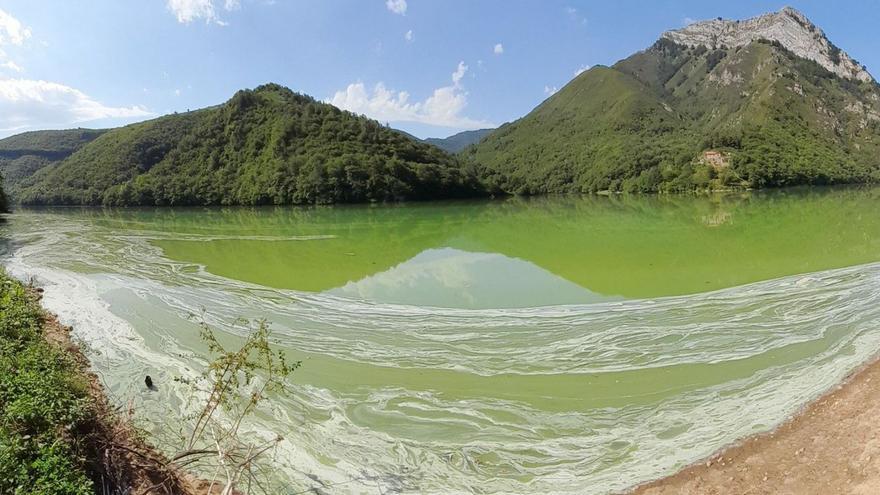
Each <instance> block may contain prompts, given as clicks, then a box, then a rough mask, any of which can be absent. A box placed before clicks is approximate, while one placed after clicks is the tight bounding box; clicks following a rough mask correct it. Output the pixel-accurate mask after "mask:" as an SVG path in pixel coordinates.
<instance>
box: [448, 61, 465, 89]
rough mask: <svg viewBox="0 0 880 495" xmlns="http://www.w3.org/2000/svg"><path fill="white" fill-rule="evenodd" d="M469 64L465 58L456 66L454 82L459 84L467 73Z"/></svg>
mask: <svg viewBox="0 0 880 495" xmlns="http://www.w3.org/2000/svg"><path fill="white" fill-rule="evenodd" d="M467 70H468V66H467V65H464V60H462V61H461V62H459V63H458V67H456V69H455V72H453V73H452V84H454V85H455V86H458V83H459V82H461V78H462V77H464V75H465V74H467Z"/></svg>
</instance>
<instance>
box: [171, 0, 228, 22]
mask: <svg viewBox="0 0 880 495" xmlns="http://www.w3.org/2000/svg"><path fill="white" fill-rule="evenodd" d="M167 5H168V10H170V11H171V12H172V13H173V14H174V15H175V16H176V17H177V22H180V23H183V24H189V23H190V22H192V21H195V20H198V19H204V20H205V22H206V23H209V24H210V23H214V24H217V25H219V26H227V25H229V24H228V23H227V22H225V21H223V20H222V19H220V17H219V16H218V15H217V9H216V8H214V0H168V4H167ZM240 8H241V2H240V0H225V1H224V2H223V9H224V10H226V11H232V10H238V9H240Z"/></svg>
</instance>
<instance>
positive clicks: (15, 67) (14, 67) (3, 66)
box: [0, 60, 24, 72]
mask: <svg viewBox="0 0 880 495" xmlns="http://www.w3.org/2000/svg"><path fill="white" fill-rule="evenodd" d="M0 69H7V70H10V71H12V72H24V69H22V68H21V66H19V65H18V64H16V63H15V62H13V61H12V60H7V61H6V62H3V63H2V64H0Z"/></svg>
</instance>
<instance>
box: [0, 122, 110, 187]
mask: <svg viewBox="0 0 880 495" xmlns="http://www.w3.org/2000/svg"><path fill="white" fill-rule="evenodd" d="M104 132H105V131H103V130H96V129H69V130H64V131H33V132H25V133H22V134H17V135H15V136H11V137H8V138H5V139H0V175H2V176H3V180H4V185H5V187H6V190H7V191H9V192H10V193H12V194H13V195H14V194H15V190H16V188H17V187H18V184H19V183H20V182H21V181H22V180H24V179H26V178H27V177H30V176H31V175H33V174H35V173H36V172H37V171H39V170H40V169H42V168H44V167H47V166H50V165H53V164H55V163H58V162H60V161H61V160H63V159H65V158H67V157H68V156H70V155H71V154H73V153H74V152H75V151H76V150H78V149H79V148H81V147H82V146H84V145H85V144H86V143H89V142H90V141H92V140H93V139H95V138H97V137H98V136H100V135H101V134H103V133H104Z"/></svg>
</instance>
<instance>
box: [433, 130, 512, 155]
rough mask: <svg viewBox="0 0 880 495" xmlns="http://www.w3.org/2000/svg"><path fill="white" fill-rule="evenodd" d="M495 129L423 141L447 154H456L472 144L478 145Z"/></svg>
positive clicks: (460, 133) (466, 132) (465, 132)
mask: <svg viewBox="0 0 880 495" xmlns="http://www.w3.org/2000/svg"><path fill="white" fill-rule="evenodd" d="M494 130H495V129H477V130H475V131H463V132H459V133H458V134H453V135H451V136H449V137H446V138H427V139H425V140H424V141H425V142H426V143H428V144H433V145H434V146H436V147H438V148H440V149H441V150H443V151H445V152H447V153H458V152H459V151H461V150H463V149H465V148H467V147H468V146H470V145H472V144H477V143H479V142H480V141H481V140H482V139H483V138H484V137H486V136H488V135H489V134H490V133H491V132H492V131H494Z"/></svg>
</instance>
